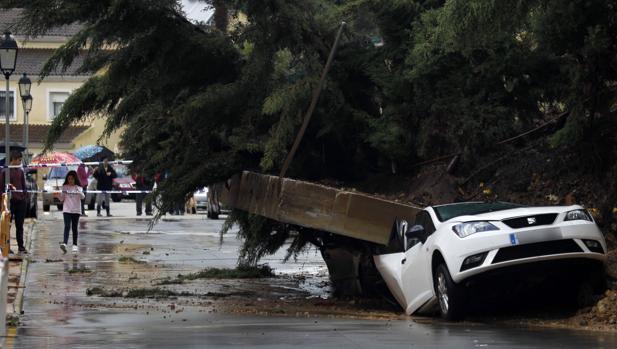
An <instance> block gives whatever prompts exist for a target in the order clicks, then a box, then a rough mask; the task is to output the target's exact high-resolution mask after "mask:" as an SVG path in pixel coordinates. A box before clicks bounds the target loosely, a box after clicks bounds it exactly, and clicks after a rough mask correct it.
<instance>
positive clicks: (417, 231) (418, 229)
mask: <svg viewBox="0 0 617 349" xmlns="http://www.w3.org/2000/svg"><path fill="white" fill-rule="evenodd" d="M405 237H406V238H407V240H408V241H409V240H412V239H418V240H420V242H421V243H425V242H426V239H427V238H428V236H427V235H426V230H424V227H423V226H421V225H419V224H416V225H414V226H412V227H411V228H409V229H408V230H407V231H406V232H405Z"/></svg>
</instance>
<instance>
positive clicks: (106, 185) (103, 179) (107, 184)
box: [94, 158, 117, 217]
mask: <svg viewBox="0 0 617 349" xmlns="http://www.w3.org/2000/svg"><path fill="white" fill-rule="evenodd" d="M116 177H117V175H116V170H114V168H113V167H111V165H110V164H109V160H108V159H107V158H103V164H102V165H101V166H99V168H98V169H97V170H96V171H94V178H96V190H101V191H106V192H107V193H97V194H96V215H97V217H102V215H101V202H102V201H105V210H106V211H107V217H111V213H110V212H109V211H110V202H111V200H110V199H111V194H110V193H109V191H110V190H112V189H113V180H114V178H116Z"/></svg>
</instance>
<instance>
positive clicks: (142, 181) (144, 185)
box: [132, 171, 154, 216]
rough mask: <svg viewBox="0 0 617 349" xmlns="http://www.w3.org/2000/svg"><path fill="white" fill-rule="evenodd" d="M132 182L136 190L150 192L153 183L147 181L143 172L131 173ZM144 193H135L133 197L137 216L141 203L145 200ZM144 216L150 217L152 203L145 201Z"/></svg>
mask: <svg viewBox="0 0 617 349" xmlns="http://www.w3.org/2000/svg"><path fill="white" fill-rule="evenodd" d="M132 177H133V180H134V181H135V187H136V189H137V190H144V191H145V190H152V187H153V186H154V182H153V181H152V180H149V179H148V178H147V177H146V176H145V175H144V174H143V172H141V173H139V174H138V171H135V173H133V176H132ZM146 196H147V194H146V193H137V194H136V195H135V208H136V209H137V215H138V216H141V213H142V207H143V202H144V200H145V199H146ZM146 216H152V201H150V200H146Z"/></svg>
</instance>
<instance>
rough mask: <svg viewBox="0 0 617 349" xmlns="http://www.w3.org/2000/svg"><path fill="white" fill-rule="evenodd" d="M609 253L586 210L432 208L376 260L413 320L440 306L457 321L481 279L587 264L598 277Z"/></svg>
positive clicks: (492, 205)
mask: <svg viewBox="0 0 617 349" xmlns="http://www.w3.org/2000/svg"><path fill="white" fill-rule="evenodd" d="M606 251H607V247H606V241H605V240H604V236H603V235H602V232H600V230H599V229H598V227H597V225H596V224H595V222H594V220H593V218H592V217H591V215H590V214H589V213H588V212H587V211H586V210H585V209H583V208H582V207H581V206H577V205H575V206H551V207H525V206H521V205H516V204H511V203H504V202H465V203H456V204H450V205H442V206H433V207H427V208H425V209H424V210H422V211H420V212H419V213H418V214H417V216H416V221H415V224H413V225H411V224H407V222H405V221H397V222H395V227H394V228H393V232H392V236H391V242H390V245H389V246H388V247H386V248H383V249H382V250H381V251H377V252H376V253H377V254H376V255H374V257H373V259H374V262H375V265H376V267H377V269H378V270H379V272H380V274H381V275H382V277H383V278H384V281H385V282H386V284H387V286H388V288H389V289H390V291H391V293H392V294H393V296H394V298H396V300H397V301H398V303H399V304H400V305H401V306H402V307H403V309H405V311H406V313H407V314H413V313H422V312H427V311H429V310H430V309H434V308H435V305H437V304H438V305H439V310H440V312H441V315H442V317H444V318H446V319H448V320H457V319H460V318H462V317H463V316H464V313H465V308H466V306H467V299H466V294H465V293H466V291H465V290H466V284H468V281H469V280H473V279H474V278H475V277H480V276H485V275H487V274H488V275H492V274H499V273H505V272H508V271H511V270H512V269H516V268H519V267H522V266H528V267H529V266H531V267H533V268H535V269H538V268H536V267H540V266H541V265H545V264H547V263H553V261H555V262H557V261H558V262H559V263H561V262H568V263H569V262H576V263H580V264H581V265H582V268H587V269H585V270H583V272H582V273H581V274H582V275H588V276H590V277H591V276H592V275H595V276H598V275H602V274H601V272H598V273H595V271H598V270H600V271H603V268H604V264H605V262H606ZM566 272H567V271H566ZM516 275H520V274H516ZM523 275H525V274H523ZM551 275H552V274H550V273H549V274H548V275H547V276H548V277H551ZM519 277H520V276H519ZM523 278H524V276H523ZM599 279H601V277H597V280H595V281H598V280H599ZM573 280H580V279H573ZM518 281H519V282H525V281H526V280H524V279H523V280H518ZM591 281H594V280H590V282H591Z"/></svg>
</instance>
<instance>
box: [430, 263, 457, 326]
mask: <svg viewBox="0 0 617 349" xmlns="http://www.w3.org/2000/svg"><path fill="white" fill-rule="evenodd" d="M433 283H434V286H435V294H436V295H437V300H438V302H439V310H440V313H441V317H442V318H444V319H446V320H449V321H457V320H461V319H462V318H463V317H464V315H465V307H464V304H465V303H464V302H465V294H464V293H465V290H464V288H463V287H462V286H460V285H457V284H456V283H455V282H454V281H453V280H452V277H451V276H450V272H449V271H448V267H447V266H446V265H445V264H443V263H442V264H439V265H438V266H437V269H436V270H435V274H434V276H433Z"/></svg>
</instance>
